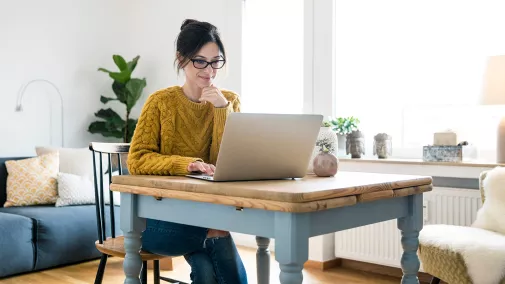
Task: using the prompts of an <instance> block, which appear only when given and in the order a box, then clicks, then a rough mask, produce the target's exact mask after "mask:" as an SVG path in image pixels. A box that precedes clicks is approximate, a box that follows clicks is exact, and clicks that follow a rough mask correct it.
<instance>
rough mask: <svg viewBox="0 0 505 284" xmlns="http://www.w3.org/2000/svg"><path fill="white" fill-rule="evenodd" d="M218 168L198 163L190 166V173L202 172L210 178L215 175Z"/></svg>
mask: <svg viewBox="0 0 505 284" xmlns="http://www.w3.org/2000/svg"><path fill="white" fill-rule="evenodd" d="M215 170H216V167H215V166H214V165H212V164H206V163H204V162H200V161H196V162H193V163H191V164H189V165H188V171H189V172H201V173H204V174H207V175H209V176H212V175H214V171H215Z"/></svg>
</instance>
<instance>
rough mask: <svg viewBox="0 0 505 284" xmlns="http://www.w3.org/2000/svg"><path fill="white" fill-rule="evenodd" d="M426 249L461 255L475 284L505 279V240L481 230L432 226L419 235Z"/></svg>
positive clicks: (485, 283)
mask: <svg viewBox="0 0 505 284" xmlns="http://www.w3.org/2000/svg"><path fill="white" fill-rule="evenodd" d="M419 241H420V242H421V243H422V244H423V245H429V246H435V247H438V248H440V249H443V250H450V251H454V252H458V253H459V254H461V256H463V260H464V261H465V264H466V267H467V271H468V275H469V276H470V278H471V279H472V281H473V283H475V284H498V283H500V282H499V281H500V280H501V279H502V278H503V277H504V276H505V236H504V235H501V234H498V233H495V232H491V231H488V230H483V229H479V228H472V227H463V226H453V225H429V226H426V227H425V228H424V229H423V230H422V231H421V233H420V234H419Z"/></svg>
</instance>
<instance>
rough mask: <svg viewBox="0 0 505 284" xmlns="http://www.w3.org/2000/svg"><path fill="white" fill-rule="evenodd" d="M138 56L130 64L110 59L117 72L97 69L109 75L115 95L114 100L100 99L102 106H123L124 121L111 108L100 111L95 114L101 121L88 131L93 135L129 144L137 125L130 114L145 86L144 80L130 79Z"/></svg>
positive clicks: (117, 58) (119, 59) (121, 58)
mask: <svg viewBox="0 0 505 284" xmlns="http://www.w3.org/2000/svg"><path fill="white" fill-rule="evenodd" d="M139 58H140V56H137V57H135V58H133V60H131V61H130V62H126V61H125V60H124V58H123V57H121V56H120V55H113V56H112V59H113V60H114V63H115V64H116V66H117V67H118V68H119V72H112V71H109V70H107V69H104V68H99V69H98V71H102V72H105V73H108V74H109V77H110V78H112V79H113V82H112V91H113V92H114V94H115V95H116V97H115V98H109V97H104V96H101V97H100V101H101V102H102V103H103V104H107V103H108V102H110V101H119V102H120V103H122V104H124V107H125V114H124V116H123V117H124V119H123V117H121V116H120V115H119V114H118V113H116V112H115V111H114V110H112V109H111V108H107V109H100V110H99V111H98V112H96V113H95V116H96V117H97V118H100V119H102V120H100V121H94V122H92V123H91V124H90V125H89V127H88V131H89V132H90V133H93V134H95V133H96V134H101V135H102V136H104V137H115V138H121V139H122V142H124V143H130V142H131V139H132V136H133V132H134V131H135V127H136V125H137V119H133V118H130V112H131V110H132V108H133V107H134V106H135V104H136V103H137V101H138V100H139V99H140V97H141V95H142V90H143V89H144V88H145V86H146V79H145V78H144V79H138V78H132V77H131V75H132V72H133V70H135V67H136V66H137V62H138V60H139Z"/></svg>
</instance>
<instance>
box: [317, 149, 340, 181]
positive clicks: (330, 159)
mask: <svg viewBox="0 0 505 284" xmlns="http://www.w3.org/2000/svg"><path fill="white" fill-rule="evenodd" d="M323 148H324V149H323V150H322V151H320V152H319V154H317V156H316V157H315V158H314V161H313V164H312V166H313V169H314V173H315V174H316V175H317V176H320V177H331V176H334V175H336V174H337V172H338V163H339V161H338V158H337V157H336V156H335V155H334V154H333V153H331V152H329V151H328V150H327V149H326V148H325V147H323Z"/></svg>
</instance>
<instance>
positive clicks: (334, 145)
mask: <svg viewBox="0 0 505 284" xmlns="http://www.w3.org/2000/svg"><path fill="white" fill-rule="evenodd" d="M324 139H327V141H328V142H329V144H330V145H331V146H330V149H328V150H329V152H330V153H334V154H335V155H336V153H337V151H338V146H339V141H338V138H337V135H336V134H335V132H333V130H331V127H321V128H320V129H319V134H318V135H317V142H316V145H317V143H318V142H319V141H322V140H324ZM316 145H314V149H313V150H312V156H311V157H310V162H309V165H308V168H307V172H308V173H314V168H313V161H314V158H315V157H316V156H317V155H318V154H319V152H321V147H319V146H316ZM344 146H345V144H344Z"/></svg>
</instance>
